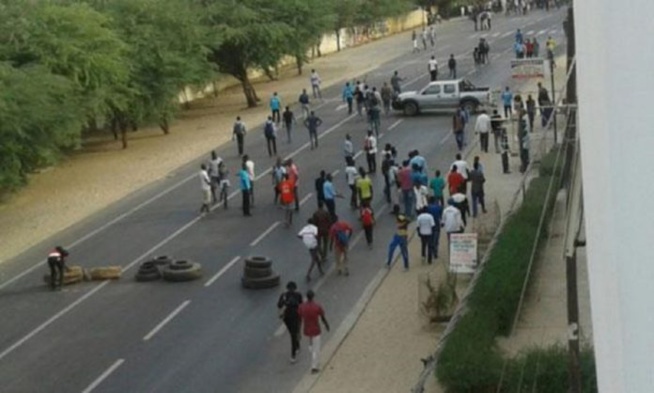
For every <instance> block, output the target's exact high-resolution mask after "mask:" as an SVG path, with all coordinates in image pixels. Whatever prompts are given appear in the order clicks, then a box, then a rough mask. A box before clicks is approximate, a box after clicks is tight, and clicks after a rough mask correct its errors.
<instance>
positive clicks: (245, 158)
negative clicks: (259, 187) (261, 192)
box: [243, 154, 256, 206]
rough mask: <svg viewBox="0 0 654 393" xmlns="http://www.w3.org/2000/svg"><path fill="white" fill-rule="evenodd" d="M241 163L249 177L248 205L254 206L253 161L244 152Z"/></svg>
mask: <svg viewBox="0 0 654 393" xmlns="http://www.w3.org/2000/svg"><path fill="white" fill-rule="evenodd" d="M243 164H244V165H245V168H246V169H247V172H248V176H249V177H250V205H251V206H254V179H255V177H256V176H255V174H254V161H252V160H251V159H250V156H249V155H247V154H246V155H244V156H243Z"/></svg>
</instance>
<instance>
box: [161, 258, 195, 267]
mask: <svg viewBox="0 0 654 393" xmlns="http://www.w3.org/2000/svg"><path fill="white" fill-rule="evenodd" d="M193 264H194V263H193V262H191V261H187V260H185V259H180V260H178V261H173V262H171V263H170V264H169V265H168V266H166V269H170V270H189V269H191V268H192V267H193Z"/></svg>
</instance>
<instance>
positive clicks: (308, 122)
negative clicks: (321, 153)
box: [304, 111, 322, 150]
mask: <svg viewBox="0 0 654 393" xmlns="http://www.w3.org/2000/svg"><path fill="white" fill-rule="evenodd" d="M321 124H322V119H321V118H319V117H318V116H316V114H315V112H314V111H311V114H309V117H307V118H306V119H304V126H305V127H306V128H307V129H308V130H309V140H310V141H311V150H313V149H316V148H318V127H320V125H321Z"/></svg>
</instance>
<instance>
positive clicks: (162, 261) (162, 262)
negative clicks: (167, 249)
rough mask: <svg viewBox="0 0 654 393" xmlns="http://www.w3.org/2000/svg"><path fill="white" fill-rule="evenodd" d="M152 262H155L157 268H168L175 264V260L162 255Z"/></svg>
mask: <svg viewBox="0 0 654 393" xmlns="http://www.w3.org/2000/svg"><path fill="white" fill-rule="evenodd" d="M150 262H153V263H154V264H155V265H157V266H168V265H170V264H171V263H173V258H171V257H169V256H167V255H162V256H159V257H155V258H153V259H152V260H150Z"/></svg>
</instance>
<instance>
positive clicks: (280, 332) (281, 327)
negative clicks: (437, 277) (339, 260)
mask: <svg viewBox="0 0 654 393" xmlns="http://www.w3.org/2000/svg"><path fill="white" fill-rule="evenodd" d="M386 208H388V205H386V204H384V206H382V207H380V208H379V210H377V212H376V213H375V216H376V217H380V216H381V215H382V213H383V212H384V211H385V210H386ZM363 235H364V232H363V231H360V232H359V233H358V234H357V235H356V236H355V237H354V239H352V243H351V244H350V249H352V248H353V247H354V246H356V245H357V243H359V242H360V241H361V239H362V238H363ZM335 269H336V264H335V263H334V264H332V266H331V267H330V268H329V270H328V271H326V272H325V275H324V276H322V277H321V278H320V280H318V282H317V283H316V285H315V286H314V287H313V288H312V289H313V290H314V291H317V290H318V289H320V287H322V286H323V284H324V283H325V282H326V281H327V277H329V276H330V275H331V272H333V271H334V270H335ZM285 331H286V326H285V325H284V324H283V323H282V324H280V325H279V327H278V328H277V330H275V333H274V336H275V337H280V336H282V335H283V334H284V332H285Z"/></svg>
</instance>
